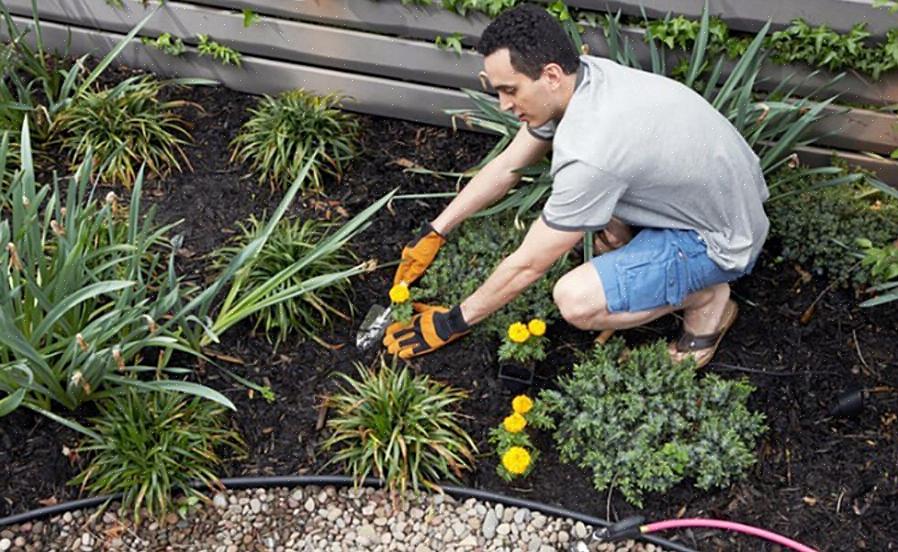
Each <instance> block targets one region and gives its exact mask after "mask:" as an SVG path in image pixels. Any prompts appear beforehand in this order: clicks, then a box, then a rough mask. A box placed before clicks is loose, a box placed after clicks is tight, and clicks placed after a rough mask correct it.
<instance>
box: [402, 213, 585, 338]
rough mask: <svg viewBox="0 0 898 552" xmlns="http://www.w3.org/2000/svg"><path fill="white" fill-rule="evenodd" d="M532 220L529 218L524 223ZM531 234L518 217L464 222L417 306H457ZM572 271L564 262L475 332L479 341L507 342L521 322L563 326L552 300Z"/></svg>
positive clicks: (508, 215) (425, 284)
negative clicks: (422, 302)
mask: <svg viewBox="0 0 898 552" xmlns="http://www.w3.org/2000/svg"><path fill="white" fill-rule="evenodd" d="M530 220H532V219H531V218H530V217H528V218H527V219H526V220H525V222H529V221H530ZM525 232H526V229H521V228H517V227H516V226H515V219H514V213H513V212H511V211H505V212H503V213H500V214H498V215H492V216H488V217H477V218H473V219H471V220H468V221H466V222H464V223H463V224H462V225H461V226H460V227H459V228H458V230H456V231H455V232H454V233H453V236H452V239H451V240H449V242H448V243H446V245H444V246H443V248H442V250H441V251H440V254H439V255H437V258H436V260H435V261H434V263H433V264H432V265H431V266H430V267H429V268H428V269H427V272H426V273H425V274H424V277H423V278H422V279H421V289H420V292H419V293H418V294H417V296H416V299H417V300H425V299H427V300H430V301H435V302H439V303H441V304H445V305H450V304H457V303H459V302H460V301H462V300H463V299H465V298H466V297H468V296H469V295H470V294H472V293H474V291H475V290H476V289H477V288H478V287H479V286H480V285H481V284H482V283H483V282H485V281H486V279H487V277H489V275H490V274H492V272H493V269H495V268H496V266H497V265H498V264H499V263H500V262H501V261H502V260H503V259H504V258H505V257H507V256H508V255H509V254H511V253H512V252H513V251H514V250H515V249H516V248H517V247H518V246H519V245H520V242H521V241H522V240H523V238H524V234H525ZM570 268H571V266H570V263H569V262H568V256H567V255H565V256H564V257H562V259H561V260H559V261H558V262H556V263H555V265H554V266H553V267H552V268H551V269H550V270H549V272H548V274H546V275H545V276H543V277H542V278H541V279H539V280H538V281H537V282H535V283H534V284H533V285H531V286H530V287H528V288H527V289H526V290H525V291H524V292H523V293H522V294H521V295H520V296H518V297H517V298H516V299H515V300H514V301H512V302H511V303H509V304H508V305H506V306H505V307H503V308H502V309H500V310H499V311H497V312H496V313H495V314H493V315H492V316H490V317H489V318H487V319H486V320H484V321H483V322H482V323H480V324H478V325H476V326H475V327H474V332H475V333H477V334H479V335H489V336H490V337H495V338H498V339H504V338H505V336H506V333H507V331H508V327H509V326H510V325H511V324H512V323H514V322H517V321H519V320H531V319H533V318H540V319H542V320H545V321H546V322H550V321H552V320H558V318H559V314H558V309H557V307H556V306H555V302H554V300H553V299H552V287H553V286H554V285H555V282H556V281H557V280H558V279H559V278H560V277H561V276H562V275H563V274H564V273H565V272H567V270H569V269H570Z"/></svg>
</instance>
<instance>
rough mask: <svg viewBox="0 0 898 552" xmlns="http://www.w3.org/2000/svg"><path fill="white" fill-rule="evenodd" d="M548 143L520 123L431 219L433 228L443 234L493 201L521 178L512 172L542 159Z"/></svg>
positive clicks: (548, 147) (547, 148)
mask: <svg viewBox="0 0 898 552" xmlns="http://www.w3.org/2000/svg"><path fill="white" fill-rule="evenodd" d="M551 145H552V143H551V142H549V141H547V140H540V139H538V138H535V137H533V136H532V135H531V134H530V133H529V132H528V131H527V127H526V126H523V125H522V126H521V129H520V130H519V131H518V133H517V134H516V135H515V137H514V140H512V141H511V143H510V144H508V147H506V148H505V150H503V151H502V153H500V154H499V155H498V156H496V158H495V159H493V160H492V161H490V162H489V163H487V164H486V166H485V167H483V168H482V169H481V170H480V172H479V173H477V175H476V176H474V178H472V179H471V181H470V182H468V184H467V186H465V187H464V188H463V189H462V190H461V192H459V194H458V195H457V196H456V197H455V199H453V200H452V202H451V203H449V205H447V206H446V208H445V209H444V210H443V212H442V213H440V216H438V217H437V218H435V219H434V220H433V222H432V224H433V227H434V228H435V229H436V230H437V232H439V233H440V234H442V235H444V236H445V235H446V234H447V233H448V232H449V231H450V230H452V229H453V228H455V227H456V226H458V225H459V224H461V223H462V222H463V221H464V220H465V219H467V218H468V217H469V216H471V215H473V214H474V213H476V212H477V211H480V210H481V209H483V208H484V207H487V206H489V205H491V204H493V203H495V202H496V201H497V200H499V199H500V198H502V197H503V196H504V195H505V194H506V193H508V190H510V189H511V188H512V187H513V186H514V185H515V184H517V183H518V181H519V180H520V179H521V175H519V174H517V173H515V172H514V171H515V170H517V169H522V168H524V167H526V166H528V165H532V164H533V163H536V162H537V161H539V160H540V159H542V158H543V156H545V155H546V153H547V152H548V151H549V149H550V147H551Z"/></svg>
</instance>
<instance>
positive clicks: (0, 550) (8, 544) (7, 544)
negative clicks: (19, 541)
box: [0, 539, 12, 552]
mask: <svg viewBox="0 0 898 552" xmlns="http://www.w3.org/2000/svg"><path fill="white" fill-rule="evenodd" d="M10 548H12V541H11V540H9V539H0V552H6V551H7V550H9V549H10Z"/></svg>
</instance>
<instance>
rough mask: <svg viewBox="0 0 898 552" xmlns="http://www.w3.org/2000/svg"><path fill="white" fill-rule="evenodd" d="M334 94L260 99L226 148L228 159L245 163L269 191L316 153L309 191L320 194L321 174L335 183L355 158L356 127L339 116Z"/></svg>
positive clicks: (346, 117)
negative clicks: (248, 164)
mask: <svg viewBox="0 0 898 552" xmlns="http://www.w3.org/2000/svg"><path fill="white" fill-rule="evenodd" d="M342 100H343V98H341V97H340V96H338V95H336V94H328V95H326V96H316V95H315V94H312V93H310V92H306V91H305V90H302V89H299V90H292V91H288V92H285V93H283V94H281V95H279V96H277V97H271V96H265V97H264V98H262V99H261V100H260V101H259V104H258V106H257V107H256V108H255V109H251V110H250V113H251V114H252V116H251V117H250V119H249V120H248V121H247V122H246V123H245V124H244V125H243V127H242V128H241V129H240V133H239V134H238V135H237V137H236V138H234V140H233V142H232V143H231V147H232V155H231V159H232V160H234V159H237V160H239V161H241V162H246V161H248V162H249V163H250V166H251V168H252V170H253V171H255V172H257V173H258V174H259V182H264V181H265V180H268V181H269V183H270V185H271V187H272V188H275V187H277V186H281V185H283V184H284V183H285V182H289V181H292V179H293V178H295V177H296V174H297V173H298V172H299V169H300V167H302V166H303V164H304V163H305V162H306V161H307V159H308V158H309V156H310V155H311V153H312V152H313V151H315V150H316V149H321V150H322V153H321V155H320V156H319V157H318V159H317V160H316V161H315V163H314V164H313V165H312V167H311V181H310V184H311V187H312V188H313V189H315V190H321V188H322V182H321V180H322V174H323V173H327V174H330V175H333V176H334V177H336V178H339V177H340V175H341V174H342V171H343V167H344V166H345V164H346V163H347V162H348V161H349V160H350V159H352V158H353V157H354V156H355V153H356V140H357V137H358V134H359V125H358V122H357V121H356V119H355V117H354V116H353V115H350V114H349V113H347V112H345V111H342V110H341V109H340V103H341V101H342Z"/></svg>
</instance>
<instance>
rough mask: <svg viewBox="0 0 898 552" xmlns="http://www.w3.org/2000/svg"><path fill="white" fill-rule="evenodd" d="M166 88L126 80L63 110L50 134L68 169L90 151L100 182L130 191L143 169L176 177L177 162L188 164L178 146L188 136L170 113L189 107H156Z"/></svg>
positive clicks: (144, 79) (148, 80)
mask: <svg viewBox="0 0 898 552" xmlns="http://www.w3.org/2000/svg"><path fill="white" fill-rule="evenodd" d="M164 84H165V83H163V82H160V81H158V80H156V79H155V78H154V77H151V76H137V77H130V78H128V79H125V80H123V81H122V82H120V83H118V84H117V85H115V86H114V87H112V88H108V89H105V90H100V91H98V92H85V93H84V94H83V95H82V96H80V97H78V98H77V99H76V100H75V101H74V102H72V103H71V104H70V105H69V106H68V107H67V108H66V109H64V110H62V111H61V112H60V113H59V115H58V116H57V118H56V120H55V121H54V122H53V126H52V128H51V132H52V133H53V134H54V135H55V136H58V138H59V140H60V143H61V146H62V151H63V152H64V154H65V155H67V156H68V158H69V162H70V164H71V165H72V166H73V167H74V166H75V165H76V164H77V162H78V160H79V159H83V158H84V157H85V156H86V155H87V152H88V151H93V152H95V153H96V156H97V157H96V159H97V161H98V162H99V163H101V165H100V166H99V167H98V169H97V175H98V176H99V178H100V180H102V181H105V182H109V183H120V184H123V185H125V186H131V183H132V182H134V178H135V176H136V173H137V170H138V169H139V168H140V166H141V165H142V164H145V165H146V167H147V169H148V170H149V171H150V173H151V174H153V175H156V176H160V177H164V176H166V175H168V174H169V173H170V172H171V170H172V169H173V168H174V169H176V170H179V171H180V170H181V163H180V161H181V160H183V161H184V162H187V156H186V155H185V154H184V151H183V150H182V149H181V146H182V145H184V144H187V143H188V142H189V140H190V133H189V132H188V131H187V129H186V128H185V124H184V121H183V120H182V119H181V118H180V117H178V116H177V115H176V114H175V112H174V110H175V109H177V108H179V107H183V106H185V105H188V104H187V102H185V101H181V100H169V101H160V100H159V95H160V92H161V91H162V88H163V86H164Z"/></svg>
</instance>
